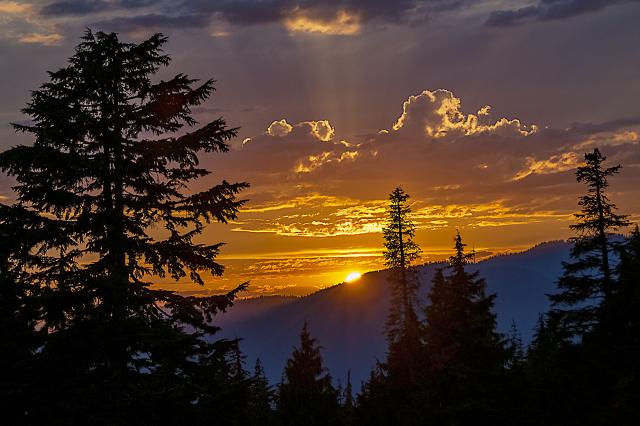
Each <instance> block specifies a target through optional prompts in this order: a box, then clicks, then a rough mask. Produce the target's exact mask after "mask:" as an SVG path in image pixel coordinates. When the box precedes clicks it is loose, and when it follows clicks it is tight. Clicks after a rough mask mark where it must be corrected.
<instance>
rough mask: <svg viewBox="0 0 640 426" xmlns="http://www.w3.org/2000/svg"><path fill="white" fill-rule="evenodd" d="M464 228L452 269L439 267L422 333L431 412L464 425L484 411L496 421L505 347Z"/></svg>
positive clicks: (444, 420)
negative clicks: (470, 264) (469, 266)
mask: <svg viewBox="0 0 640 426" xmlns="http://www.w3.org/2000/svg"><path fill="white" fill-rule="evenodd" d="M464 247H465V244H464V243H463V242H462V238H461V237H460V233H458V234H457V235H456V238H455V254H454V255H453V256H452V257H451V258H450V259H449V267H448V269H449V270H450V274H449V275H447V276H445V275H444V273H443V271H442V269H438V270H437V271H436V274H435V276H434V278H433V285H432V287H431V290H430V292H429V301H430V303H429V305H428V306H427V308H426V312H425V316H426V324H425V327H424V336H425V342H426V353H427V359H428V367H427V372H426V380H425V386H426V389H425V393H426V398H427V401H428V406H429V409H428V411H429V414H428V416H429V417H430V418H432V419H438V422H442V423H443V424H466V423H467V422H470V421H471V420H472V419H473V418H474V417H477V416H478V415H480V413H483V414H482V416H483V422H491V421H495V419H496V415H497V411H498V410H497V408H498V404H499V397H498V393H499V392H498V391H499V389H500V387H501V385H502V379H503V377H502V375H503V369H504V366H505V361H506V355H507V353H506V350H505V348H504V343H503V341H502V337H501V336H500V334H498V332H497V331H496V316H495V314H494V313H493V312H492V309H493V304H494V300H495V295H486V294H485V288H486V284H485V281H484V279H482V278H479V272H477V271H476V272H472V273H470V272H467V271H466V269H465V267H466V265H467V263H468V262H469V259H470V258H471V256H472V255H470V254H466V253H465V252H464Z"/></svg>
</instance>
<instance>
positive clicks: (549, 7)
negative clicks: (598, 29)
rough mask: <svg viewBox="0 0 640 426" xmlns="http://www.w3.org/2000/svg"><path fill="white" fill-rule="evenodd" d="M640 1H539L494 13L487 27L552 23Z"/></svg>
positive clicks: (487, 22)
mask: <svg viewBox="0 0 640 426" xmlns="http://www.w3.org/2000/svg"><path fill="white" fill-rule="evenodd" d="M639 1H640V0H539V2H538V4H536V5H533V6H527V7H522V8H519V9H514V10H499V11H494V12H492V13H491V15H490V16H489V19H487V21H486V25H488V26H495V27H505V26H514V25H520V24H523V23H525V22H529V21H552V20H561V19H567V18H572V17H574V16H578V15H583V14H586V13H591V12H598V11H600V10H602V9H604V8H606V7H608V6H613V5H616V4H623V3H637V2H639Z"/></svg>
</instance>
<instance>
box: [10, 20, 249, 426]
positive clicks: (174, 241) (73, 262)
mask: <svg viewBox="0 0 640 426" xmlns="http://www.w3.org/2000/svg"><path fill="white" fill-rule="evenodd" d="M166 41H167V39H166V38H165V37H164V36H162V35H161V34H156V35H153V36H152V37H150V38H149V39H147V40H144V41H142V42H141V43H137V44H136V43H124V42H121V41H120V40H119V39H118V36H117V35H116V34H114V33H111V34H106V33H103V32H98V33H93V32H91V31H90V30H88V31H87V32H86V33H85V35H84V37H83V38H82V42H81V43H80V44H79V45H78V46H77V48H76V51H75V54H74V55H73V56H72V57H71V58H70V59H69V63H68V65H67V66H66V67H64V68H62V69H60V70H58V71H55V72H50V73H49V78H50V81H49V82H47V83H45V84H43V85H42V86H41V87H40V88H39V89H38V90H35V91H34V92H32V97H31V101H30V102H29V103H28V105H27V107H26V108H25V109H24V110H23V111H24V113H25V114H27V115H28V116H30V117H31V119H32V124H27V125H25V124H15V125H14V127H15V128H16V129H17V130H18V131H21V132H26V133H29V134H31V135H33V136H34V138H35V142H34V144H33V145H31V146H22V145H21V146H17V147H14V148H11V149H9V150H8V151H5V152H3V153H2V154H0V169H1V170H3V171H5V172H6V173H7V174H9V175H10V176H13V177H14V178H15V180H16V181H17V184H16V186H15V187H14V189H15V191H16V193H17V204H16V206H17V208H20V209H22V210H24V211H25V212H27V213H28V215H30V216H32V217H35V218H37V220H40V221H43V222H46V223H47V227H46V228H47V229H52V230H55V231H52V232H47V231H46V230H45V229H43V230H42V232H40V233H39V234H38V235H36V236H34V240H36V241H38V244H37V246H36V247H34V248H33V249H32V250H31V252H30V263H29V265H28V267H25V268H23V269H21V273H22V274H25V275H28V278H27V279H28V281H29V282H30V283H32V284H33V285H35V286H37V288H38V291H37V292H36V293H37V295H38V296H39V302H40V303H41V304H42V310H41V312H40V313H39V316H38V318H37V320H38V324H39V326H40V327H41V329H42V330H46V338H45V341H44V343H43V345H42V346H41V347H40V348H39V351H38V354H37V358H38V362H39V365H40V368H41V369H42V372H43V374H42V377H41V378H40V379H41V382H42V383H41V386H40V388H39V392H37V393H35V394H34V395H32V398H33V410H32V412H31V415H32V416H36V418H37V416H42V418H46V420H47V421H51V419H55V420H56V421H59V422H60V423H64V421H65V420H64V419H67V420H68V421H70V422H72V420H69V419H77V418H82V419H84V421H85V423H101V422H105V423H126V422H127V421H129V420H128V419H130V418H131V417H132V416H134V415H135V416H136V418H139V416H145V417H146V420H145V421H146V422H148V423H152V422H153V421H154V419H160V420H161V421H163V422H167V421H170V420H171V419H180V420H181V421H185V420H187V419H188V418H189V416H188V415H187V413H193V412H194V405H195V406H197V401H199V400H201V399H202V398H201V396H202V395H201V393H203V392H205V390H203V389H202V388H201V387H200V386H199V384H198V380H199V379H200V377H201V372H200V371H199V367H200V365H204V366H208V367H209V370H207V371H208V373H207V374H211V375H215V376H217V377H218V378H219V377H225V376H226V372H225V371H226V369H227V368H228V365H227V363H226V361H225V359H226V354H227V353H228V352H229V351H230V350H231V349H232V348H233V344H232V343H225V342H223V341H221V342H217V343H216V344H210V343H207V342H206V341H205V340H204V339H202V335H203V333H214V332H215V331H217V329H216V328H215V327H212V326H210V325H208V321H209V320H211V317H212V315H214V314H215V313H216V312H217V311H219V310H220V309H225V308H226V307H228V306H230V304H231V303H232V300H233V298H234V296H235V294H236V292H237V291H240V290H242V288H243V286H240V287H238V289H236V290H235V291H232V292H231V293H229V294H227V295H223V296H215V297H204V298H195V297H184V296H181V295H179V294H177V293H175V292H172V291H166V290H160V289H157V288H155V287H152V286H151V281H150V280H151V279H153V278H154V277H164V276H170V277H172V278H173V279H175V280H180V279H183V278H187V279H189V280H190V281H192V282H194V283H196V284H200V285H202V284H203V283H204V279H203V274H205V273H207V274H212V275H214V276H218V275H221V274H222V272H223V269H224V268H223V267H222V265H220V264H219V263H218V262H216V260H215V258H216V256H217V255H218V253H219V251H220V248H221V245H222V244H221V243H214V244H209V243H207V244H205V243H202V242H198V241H197V238H198V236H199V235H200V234H201V233H202V231H203V229H204V228H205V226H206V224H208V223H210V222H222V223H225V222H227V221H228V220H231V219H234V218H235V217H236V213H237V211H238V209H239V208H240V206H241V205H242V203H243V202H242V201H238V200H236V195H237V194H238V193H239V192H240V191H241V190H242V189H243V188H245V187H246V186H247V184H245V183H228V182H226V181H223V182H222V183H220V184H218V185H216V186H213V187H211V188H209V189H207V190H204V191H201V192H195V193H193V192H191V191H190V190H189V187H190V186H191V185H192V184H193V183H194V181H195V180H197V179H198V178H201V177H204V176H207V175H208V174H209V171H207V170H205V169H203V168H201V167H200V166H199V160H198V155H199V154H200V153H202V152H208V153H210V152H225V151H227V150H228V144H227V142H228V141H229V139H231V138H232V137H234V136H235V135H236V130H235V129H230V128H228V127H227V126H226V124H225V121H224V120H223V119H222V118H220V119H217V120H215V121H212V122H210V123H208V124H205V125H204V126H201V127H197V128H195V130H192V129H189V128H193V127H195V126H196V125H197V124H198V123H197V122H196V120H195V119H194V118H193V117H192V116H191V108H192V107H194V106H197V105H200V104H201V103H202V102H204V101H205V100H206V99H207V98H208V97H209V96H210V95H211V94H212V92H213V90H214V86H213V81H212V80H207V81H204V82H202V83H198V82H197V80H194V79H191V78H189V77H187V76H186V75H184V74H178V75H176V76H175V77H173V78H171V79H169V80H167V81H159V82H152V77H153V76H154V74H156V73H157V72H158V71H159V70H160V68H162V67H165V66H167V65H168V64H169V61H170V59H169V57H168V56H167V55H165V54H164V53H163V52H162V46H163V45H164V44H165V43H166ZM185 126H187V127H186V128H185ZM16 226H20V225H16ZM186 326H188V327H190V328H191V329H193V330H195V331H194V332H193V333H187V332H186V331H185V327H186ZM212 369H213V370H212Z"/></svg>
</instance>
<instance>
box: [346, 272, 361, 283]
mask: <svg viewBox="0 0 640 426" xmlns="http://www.w3.org/2000/svg"><path fill="white" fill-rule="evenodd" d="M361 276H362V274H361V273H360V272H352V273H350V274H349V275H347V278H345V279H344V281H345V282H347V283H350V282H353V281H355V280H357V279H359V278H360V277H361Z"/></svg>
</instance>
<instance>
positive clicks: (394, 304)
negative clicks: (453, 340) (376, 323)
mask: <svg viewBox="0 0 640 426" xmlns="http://www.w3.org/2000/svg"><path fill="white" fill-rule="evenodd" d="M410 214H411V207H410V206H409V195H408V194H407V193H405V192H404V190H403V189H402V188H400V187H398V188H396V189H395V190H393V192H392V193H391V194H390V195H389V205H388V208H387V215H388V217H387V222H386V224H385V227H384V228H383V233H384V247H385V251H384V259H385V265H386V266H387V267H388V268H389V270H390V271H389V273H390V277H391V284H392V300H391V308H390V311H389V317H388V320H387V344H388V350H387V362H386V363H385V367H386V370H387V373H388V374H389V376H390V379H391V380H392V381H394V380H397V381H399V382H401V383H403V384H404V385H407V384H408V383H409V381H410V380H411V379H412V378H413V377H415V375H413V374H412V370H414V369H415V367H416V364H417V362H418V359H419V357H420V352H421V351H420V332H419V329H420V324H419V320H418V316H417V313H416V309H417V303H418V295H417V292H418V288H419V285H420V283H419V281H418V279H417V276H416V274H415V270H413V269H410V266H411V264H412V263H413V262H414V261H415V260H416V259H418V258H419V257H420V253H421V250H420V247H419V246H418V244H417V243H416V242H415V241H414V240H413V239H414V237H415V230H416V225H415V224H414V223H413V221H412V220H411V217H410Z"/></svg>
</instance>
